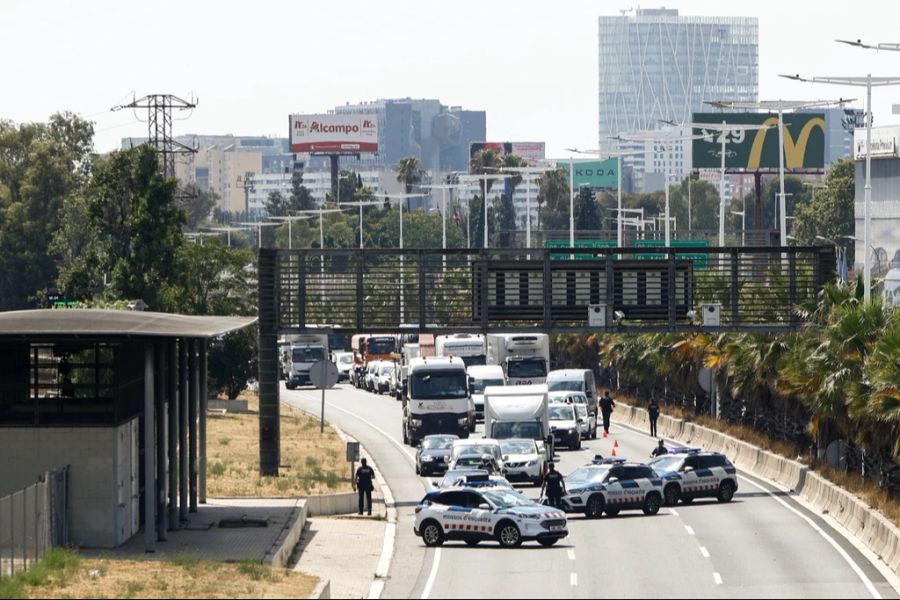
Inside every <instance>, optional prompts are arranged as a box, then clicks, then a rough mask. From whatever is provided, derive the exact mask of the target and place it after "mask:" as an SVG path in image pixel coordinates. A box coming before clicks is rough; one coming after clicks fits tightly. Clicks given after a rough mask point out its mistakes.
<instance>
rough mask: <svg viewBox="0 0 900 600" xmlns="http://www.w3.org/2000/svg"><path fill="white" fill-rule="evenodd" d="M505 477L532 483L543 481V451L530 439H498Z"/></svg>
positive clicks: (539, 483)
mask: <svg viewBox="0 0 900 600" xmlns="http://www.w3.org/2000/svg"><path fill="white" fill-rule="evenodd" d="M500 449H501V450H502V451H503V468H504V469H505V473H504V475H505V477H506V478H507V479H509V480H510V481H514V480H526V481H530V482H531V483H532V484H534V485H541V483H543V481H544V451H543V449H541V448H538V446H537V443H536V442H535V441H534V440H532V439H526V438H522V439H519V438H512V439H508V440H500Z"/></svg>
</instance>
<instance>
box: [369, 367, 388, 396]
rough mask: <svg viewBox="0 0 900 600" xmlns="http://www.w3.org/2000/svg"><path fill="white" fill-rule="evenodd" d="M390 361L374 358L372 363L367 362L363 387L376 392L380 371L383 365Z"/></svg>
mask: <svg viewBox="0 0 900 600" xmlns="http://www.w3.org/2000/svg"><path fill="white" fill-rule="evenodd" d="M386 362H390V361H384V360H373V361H372V362H370V363H367V364H366V376H365V379H364V380H363V387H364V388H365V389H366V391H368V392H374V391H375V390H376V388H377V385H378V382H377V379H378V373H379V371H380V370H381V365H382V364H384V363H386Z"/></svg>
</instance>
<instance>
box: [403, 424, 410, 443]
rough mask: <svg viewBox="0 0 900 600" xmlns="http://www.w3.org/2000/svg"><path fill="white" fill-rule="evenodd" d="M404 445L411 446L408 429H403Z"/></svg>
mask: <svg viewBox="0 0 900 600" xmlns="http://www.w3.org/2000/svg"><path fill="white" fill-rule="evenodd" d="M403 443H404V444H406V445H409V434H408V433H406V427H404V428H403Z"/></svg>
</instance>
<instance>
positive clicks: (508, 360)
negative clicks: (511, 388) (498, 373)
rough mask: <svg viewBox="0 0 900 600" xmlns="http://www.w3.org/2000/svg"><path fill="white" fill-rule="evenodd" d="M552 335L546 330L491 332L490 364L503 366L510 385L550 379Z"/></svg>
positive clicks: (538, 382) (489, 337)
mask: <svg viewBox="0 0 900 600" xmlns="http://www.w3.org/2000/svg"><path fill="white" fill-rule="evenodd" d="M549 363H550V336H548V335H547V334H546V333H489V334H488V335H487V364H489V365H500V366H501V367H502V368H503V373H504V375H505V376H506V383H507V385H535V384H540V383H544V382H545V381H547V367H548V365H549Z"/></svg>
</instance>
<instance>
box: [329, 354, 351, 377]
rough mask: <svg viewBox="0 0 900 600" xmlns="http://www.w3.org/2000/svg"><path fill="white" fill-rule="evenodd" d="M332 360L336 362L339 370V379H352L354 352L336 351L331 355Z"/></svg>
mask: <svg viewBox="0 0 900 600" xmlns="http://www.w3.org/2000/svg"><path fill="white" fill-rule="evenodd" d="M331 362H333V363H334V364H335V366H336V367H337V370H338V380H341V379H346V380H348V381H349V380H350V372H351V371H352V370H353V353H352V352H335V353H333V354H332V356H331Z"/></svg>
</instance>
